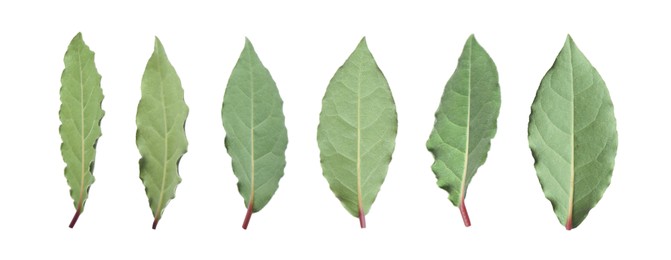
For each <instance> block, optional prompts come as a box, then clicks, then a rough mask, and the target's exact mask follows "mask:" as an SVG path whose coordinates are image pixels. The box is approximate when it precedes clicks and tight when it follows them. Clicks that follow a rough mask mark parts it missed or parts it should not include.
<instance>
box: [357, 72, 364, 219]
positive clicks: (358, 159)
mask: <svg viewBox="0 0 671 260" xmlns="http://www.w3.org/2000/svg"><path fill="white" fill-rule="evenodd" d="M357 72H358V76H357V92H356V189H357V200H358V203H359V216H362V215H364V212H363V211H364V210H363V196H362V195H361V77H362V72H361V67H359V68H358V70H357Z"/></svg>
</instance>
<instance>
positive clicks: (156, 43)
mask: <svg viewBox="0 0 671 260" xmlns="http://www.w3.org/2000/svg"><path fill="white" fill-rule="evenodd" d="M159 48H163V44H162V43H161V40H160V39H159V38H158V36H154V50H158V49H159Z"/></svg>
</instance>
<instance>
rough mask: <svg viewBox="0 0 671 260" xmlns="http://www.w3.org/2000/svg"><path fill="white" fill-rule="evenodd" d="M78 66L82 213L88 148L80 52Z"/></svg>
mask: <svg viewBox="0 0 671 260" xmlns="http://www.w3.org/2000/svg"><path fill="white" fill-rule="evenodd" d="M77 65H78V67H79V107H80V110H79V111H80V113H81V122H80V123H81V128H80V129H79V130H80V132H81V151H82V157H81V158H82V159H81V166H82V171H81V180H80V184H79V202H78V203H77V212H79V211H81V208H82V205H83V204H84V176H85V175H86V163H85V162H86V153H85V152H86V151H85V150H86V147H85V145H84V140H85V139H86V138H85V136H84V72H83V68H82V55H81V52H79V50H77Z"/></svg>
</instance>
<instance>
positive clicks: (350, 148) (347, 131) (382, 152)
mask: <svg viewBox="0 0 671 260" xmlns="http://www.w3.org/2000/svg"><path fill="white" fill-rule="evenodd" d="M397 124H398V123H397V119H396V106H395V105H394V99H393V97H392V94H391V89H389V85H388V83H387V80H386V79H385V77H384V75H383V74H382V71H380V69H379V68H378V66H377V64H376V62H375V59H373V55H372V54H371V53H370V51H369V50H368V46H367V45H366V39H365V38H363V39H362V40H361V42H360V43H359V45H358V46H357V47H356V49H355V50H354V52H353V53H352V54H351V55H350V56H349V58H348V59H347V61H345V64H344V65H342V67H340V68H339V69H338V71H337V72H336V74H335V75H334V76H333V78H332V79H331V82H330V83H329V85H328V88H327V89H326V94H325V95H324V99H323V101H322V111H321V114H320V116H319V127H318V131H317V141H318V143H319V149H320V151H321V154H320V155H321V164H322V169H323V172H324V177H325V178H326V180H327V181H328V182H329V185H330V187H331V190H332V191H333V193H335V195H336V197H337V198H338V199H340V202H341V203H342V205H343V206H344V207H345V209H347V211H348V212H349V213H350V214H352V215H353V216H355V217H359V221H360V224H361V227H362V228H364V227H365V225H366V224H365V215H366V214H367V213H368V211H369V209H370V207H371V205H372V204H373V201H375V197H376V196H377V193H378V191H379V190H380V186H381V185H382V182H384V178H385V176H386V175H387V167H388V166H389V162H390V161H391V155H392V153H393V151H394V145H395V139H396V130H397Z"/></svg>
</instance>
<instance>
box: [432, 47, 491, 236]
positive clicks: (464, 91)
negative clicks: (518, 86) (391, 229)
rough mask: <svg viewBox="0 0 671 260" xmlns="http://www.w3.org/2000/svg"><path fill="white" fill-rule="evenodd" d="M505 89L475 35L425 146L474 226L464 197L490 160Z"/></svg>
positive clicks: (455, 201) (447, 89)
mask: <svg viewBox="0 0 671 260" xmlns="http://www.w3.org/2000/svg"><path fill="white" fill-rule="evenodd" d="M500 106H501V90H500V88H499V76H498V73H497V72H496V65H494V61H493V60H492V58H490V57H489V55H488V54H487V52H486V51H485V50H484V49H483V48H482V46H480V44H478V42H477V41H476V40H475V37H474V36H473V35H471V36H470V37H469V38H468V40H467V41H466V44H465V46H464V50H463V52H462V53H461V57H459V63H458V64H457V69H456V70H455V71H454V74H452V77H451V78H450V80H448V81H447V85H445V91H444V92H443V97H442V98H441V100H440V106H439V107H438V111H436V122H435V125H434V128H433V131H432V132H431V136H430V137H429V140H428V141H427V143H426V147H427V148H428V149H429V151H431V153H433V156H434V158H435V160H436V161H435V162H434V163H433V166H432V167H431V169H432V170H433V172H434V173H435V174H436V178H437V179H438V182H437V183H438V186H439V187H441V188H443V189H445V190H446V191H447V192H448V193H449V199H450V201H451V202H452V204H454V206H457V207H459V209H460V210H461V215H462V218H463V220H464V225H466V226H467V227H468V226H470V225H471V221H470V219H469V217H468V212H467V211H466V205H465V204H464V198H465V197H466V191H467V189H468V184H469V183H470V182H471V180H472V179H473V176H474V175H475V173H476V172H477V170H478V168H479V167H480V166H481V165H482V164H484V163H485V160H487V152H488V151H489V147H490V143H491V139H492V138H494V135H495V134H496V119H497V117H498V116H499V107H500Z"/></svg>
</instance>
